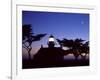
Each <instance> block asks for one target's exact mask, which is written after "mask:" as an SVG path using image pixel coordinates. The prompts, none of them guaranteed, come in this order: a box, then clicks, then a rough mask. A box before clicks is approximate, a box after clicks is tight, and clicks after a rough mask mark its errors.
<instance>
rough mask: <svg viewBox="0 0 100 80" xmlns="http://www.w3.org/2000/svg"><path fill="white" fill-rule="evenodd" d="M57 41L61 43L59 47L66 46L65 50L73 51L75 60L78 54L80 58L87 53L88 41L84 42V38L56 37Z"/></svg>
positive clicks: (84, 56)
mask: <svg viewBox="0 0 100 80" xmlns="http://www.w3.org/2000/svg"><path fill="white" fill-rule="evenodd" d="M57 41H58V43H59V44H60V45H61V47H63V46H64V47H67V48H68V50H66V52H69V53H73V55H74V56H75V59H76V60H77V58H78V56H79V55H81V57H82V58H84V59H85V58H86V55H87V54H88V53H89V45H88V44H89V42H85V43H84V41H85V40H82V39H78V38H77V39H75V40H72V39H69V40H68V39H65V38H64V39H63V40H60V39H57ZM83 53H85V55H82V54H83Z"/></svg>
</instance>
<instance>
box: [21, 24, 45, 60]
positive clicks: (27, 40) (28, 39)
mask: <svg viewBox="0 0 100 80" xmlns="http://www.w3.org/2000/svg"><path fill="white" fill-rule="evenodd" d="M45 35H46V34H37V35H34V34H33V32H32V26H31V25H30V24H28V25H23V26H22V40H23V41H22V44H23V48H25V49H26V50H27V52H28V56H29V60H30V59H31V53H30V52H31V50H32V43H33V42H34V41H39V40H41V39H42V38H43V37H44V36H45Z"/></svg>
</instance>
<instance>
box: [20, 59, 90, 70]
mask: <svg viewBox="0 0 100 80" xmlns="http://www.w3.org/2000/svg"><path fill="white" fill-rule="evenodd" d="M77 66H89V60H88V59H86V60H64V61H61V62H56V63H55V62H52V63H49V62H46V63H40V62H39V63H37V62H35V61H34V60H23V61H22V68H23V69H34V68H51V67H77Z"/></svg>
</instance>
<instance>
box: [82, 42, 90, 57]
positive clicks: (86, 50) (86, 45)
mask: <svg viewBox="0 0 100 80" xmlns="http://www.w3.org/2000/svg"><path fill="white" fill-rule="evenodd" d="M87 54H89V41H87V42H85V43H84V44H83V45H82V46H81V57H82V59H86V56H87Z"/></svg>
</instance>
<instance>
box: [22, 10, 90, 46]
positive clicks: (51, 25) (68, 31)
mask: <svg viewBox="0 0 100 80" xmlns="http://www.w3.org/2000/svg"><path fill="white" fill-rule="evenodd" d="M24 24H31V25H32V29H33V33H35V34H39V33H40V34H41V33H42V34H44V33H47V35H46V36H45V37H44V38H43V39H42V40H41V41H37V42H33V47H38V46H40V45H41V44H43V45H47V41H48V37H49V36H50V34H53V35H54V37H55V38H58V39H63V38H67V39H76V38H82V39H83V40H86V41H88V40H89V14H82V13H58V12H37V11H22V25H24Z"/></svg>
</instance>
